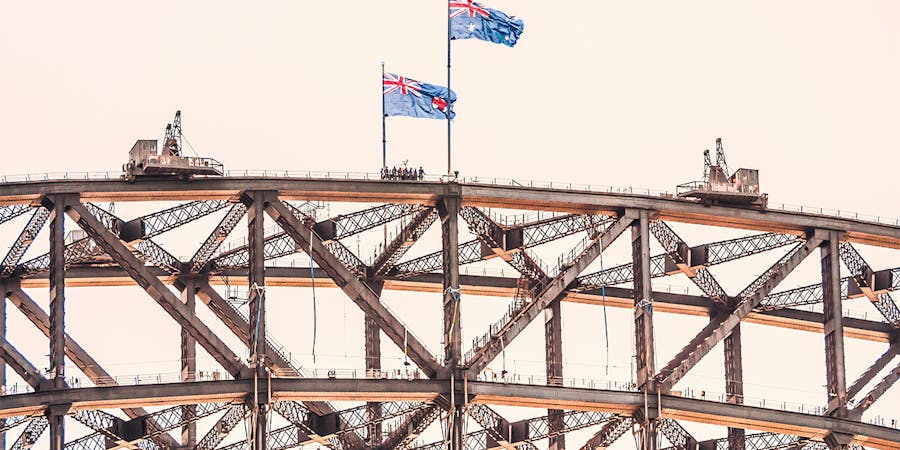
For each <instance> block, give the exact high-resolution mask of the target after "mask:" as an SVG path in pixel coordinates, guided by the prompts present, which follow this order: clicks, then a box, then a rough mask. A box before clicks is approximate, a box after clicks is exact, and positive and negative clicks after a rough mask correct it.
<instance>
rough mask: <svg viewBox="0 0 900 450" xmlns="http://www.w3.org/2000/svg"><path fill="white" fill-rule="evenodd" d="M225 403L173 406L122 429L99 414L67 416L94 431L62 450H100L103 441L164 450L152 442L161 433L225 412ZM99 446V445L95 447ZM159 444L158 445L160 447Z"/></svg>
mask: <svg viewBox="0 0 900 450" xmlns="http://www.w3.org/2000/svg"><path fill="white" fill-rule="evenodd" d="M229 407H230V405H229V404H227V403H201V404H199V405H196V408H195V409H193V410H186V409H185V408H183V407H181V406H173V407H171V408H166V409H164V410H162V411H158V412H155V413H153V414H149V415H147V416H146V417H141V418H138V419H134V420H132V421H130V422H137V423H138V426H129V425H124V423H123V422H124V421H123V420H122V419H119V418H118V417H116V416H113V415H112V414H108V413H104V412H102V411H97V410H94V411H78V412H75V413H72V414H70V415H71V416H72V417H73V418H75V420H78V421H79V422H81V423H83V424H84V425H86V426H88V427H89V428H91V429H93V430H95V432H94V433H93V434H89V435H87V436H84V437H81V438H79V439H77V440H75V441H72V442H69V443H66V446H65V449H66V450H102V449H105V448H107V445H106V440H110V441H112V442H114V443H116V444H117V445H128V444H131V445H132V446H134V445H137V447H139V448H142V449H148V450H149V449H153V448H167V446H166V444H164V443H161V442H156V440H157V438H158V437H161V436H162V435H163V434H164V433H166V432H168V431H170V430H174V429H176V428H179V427H181V426H184V425H186V424H189V423H194V422H196V421H198V420H200V419H202V418H204V417H207V416H210V415H212V414H215V413H217V412H219V411H223V410H225V409H227V408H229ZM123 425H124V426H123ZM98 444H99V445H98ZM160 444H162V445H160Z"/></svg>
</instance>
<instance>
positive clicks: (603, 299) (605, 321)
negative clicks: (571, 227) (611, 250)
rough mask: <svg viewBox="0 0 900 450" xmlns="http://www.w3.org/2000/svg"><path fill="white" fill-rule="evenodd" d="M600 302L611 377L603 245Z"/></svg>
mask: <svg viewBox="0 0 900 450" xmlns="http://www.w3.org/2000/svg"><path fill="white" fill-rule="evenodd" d="M600 301H601V302H602V303H603V334H604V343H605V344H606V375H607V376H608V375H609V320H608V319H607V317H606V281H605V280H604V277H603V245H602V244H601V245H600Z"/></svg>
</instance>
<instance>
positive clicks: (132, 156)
mask: <svg viewBox="0 0 900 450" xmlns="http://www.w3.org/2000/svg"><path fill="white" fill-rule="evenodd" d="M182 137H183V134H182V131H181V111H176V112H175V119H174V120H173V121H172V122H171V123H169V124H167V125H166V134H165V137H163V148H162V152H159V151H157V147H156V146H157V141H156V140H155V139H140V140H138V141H137V142H135V143H134V146H133V147H131V151H130V152H129V153H128V156H129V159H128V162H127V163H125V165H124V166H123V167H122V171H123V172H124V174H123V175H122V176H123V177H124V178H125V179H126V180H128V181H134V180H135V178H137V177H146V176H156V177H180V178H184V179H189V178H191V177H193V176H194V175H206V176H222V175H223V174H224V173H225V172H224V167H223V166H222V163H220V162H219V161H216V160H215V159H212V158H200V157H191V156H184V155H183V154H182V147H181V142H182Z"/></svg>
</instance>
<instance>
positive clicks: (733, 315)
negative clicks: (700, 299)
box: [657, 233, 823, 391]
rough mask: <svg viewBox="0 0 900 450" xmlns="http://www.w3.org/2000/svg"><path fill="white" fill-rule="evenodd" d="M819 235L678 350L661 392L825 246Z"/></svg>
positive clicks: (662, 379)
mask: <svg viewBox="0 0 900 450" xmlns="http://www.w3.org/2000/svg"><path fill="white" fill-rule="evenodd" d="M822 241H823V238H822V236H821V235H820V234H816V233H814V234H813V235H812V236H809V237H808V238H807V240H806V242H805V243H804V244H801V245H797V246H796V247H794V248H793V249H792V250H791V251H790V252H788V253H787V254H786V255H784V256H783V257H782V258H781V259H779V260H778V261H777V262H776V263H775V264H773V265H772V266H771V267H770V268H769V269H768V270H766V271H765V272H764V273H763V274H762V275H760V276H759V277H758V278H757V279H756V280H754V281H753V282H751V283H750V284H749V285H748V286H747V287H746V288H745V289H744V290H743V291H741V293H740V295H739V296H738V298H739V300H738V303H737V305H736V306H735V307H734V309H732V310H731V311H730V312H729V311H725V312H721V313H719V314H717V315H716V316H715V317H714V318H713V319H712V320H711V321H710V323H709V324H708V325H707V326H706V327H704V328H703V330H701V331H700V333H698V334H697V336H696V337H694V338H693V339H691V341H690V342H689V343H688V344H687V345H686V346H685V347H684V348H683V349H682V350H681V351H679V352H678V353H677V354H676V355H675V357H674V358H672V360H671V361H670V362H669V363H668V364H666V366H665V367H663V368H662V369H661V370H660V371H659V374H658V375H657V379H658V381H659V385H660V389H662V390H663V391H668V390H670V389H672V387H673V386H674V385H675V383H677V382H678V380H680V379H681V378H682V377H683V376H684V375H685V374H686V373H687V371H688V370H690V369H691V368H692V367H694V365H696V364H697V363H698V362H699V361H700V359H701V358H703V356H706V354H707V353H709V351H710V350H712V348H713V347H714V346H715V345H716V344H717V343H719V342H720V341H721V340H722V339H724V338H725V337H726V336H727V335H728V334H729V333H731V330H733V329H734V327H735V326H737V324H739V323H740V322H741V320H742V319H743V318H744V317H746V316H747V315H748V314H750V312H752V311H753V309H754V308H755V307H757V306H758V305H759V304H760V303H761V302H762V300H763V299H764V298H765V297H766V295H768V294H769V293H770V292H771V291H772V289H774V288H775V287H776V286H777V285H778V283H780V282H781V281H782V280H784V279H785V278H786V277H787V276H788V274H790V273H791V272H792V271H793V270H794V269H795V268H796V267H797V266H799V265H800V263H801V262H802V261H803V260H804V259H806V257H807V256H809V254H810V253H812V252H813V250H815V249H817V248H818V247H819V245H820V244H821V243H822Z"/></svg>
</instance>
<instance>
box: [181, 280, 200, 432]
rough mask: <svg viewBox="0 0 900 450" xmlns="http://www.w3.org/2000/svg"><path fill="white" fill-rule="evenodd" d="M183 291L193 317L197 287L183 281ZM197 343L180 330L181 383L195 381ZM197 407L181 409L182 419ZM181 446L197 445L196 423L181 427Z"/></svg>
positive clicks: (182, 295)
mask: <svg viewBox="0 0 900 450" xmlns="http://www.w3.org/2000/svg"><path fill="white" fill-rule="evenodd" d="M184 284H185V286H184V290H182V291H181V302H182V303H184V304H185V306H187V308H188V310H190V311H191V315H192V316H193V315H194V308H195V306H196V299H195V295H196V293H197V285H196V283H195V281H194V279H193V278H188V279H186V280H185V283H184ZM196 344H197V342H196V341H195V340H194V338H192V337H191V335H190V333H188V331H187V330H186V329H185V328H183V327H182V328H181V381H196V380H197V345H196ZM196 412H197V406H196V405H187V406H183V407H182V408H181V415H182V417H193V416H195V415H196ZM181 445H182V446H184V447H185V448H193V447H194V446H195V445H197V422H190V423H187V424H185V425H183V426H182V427H181Z"/></svg>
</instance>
